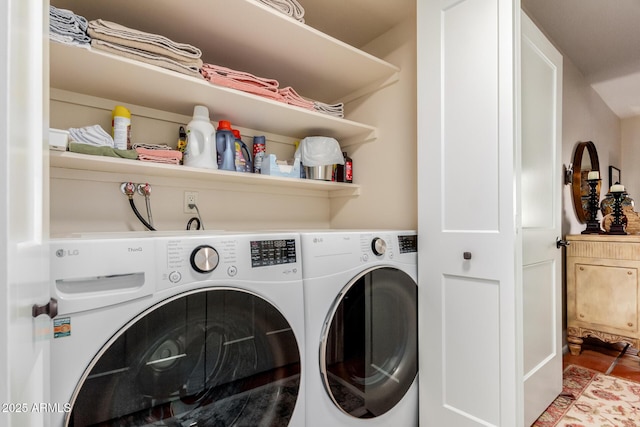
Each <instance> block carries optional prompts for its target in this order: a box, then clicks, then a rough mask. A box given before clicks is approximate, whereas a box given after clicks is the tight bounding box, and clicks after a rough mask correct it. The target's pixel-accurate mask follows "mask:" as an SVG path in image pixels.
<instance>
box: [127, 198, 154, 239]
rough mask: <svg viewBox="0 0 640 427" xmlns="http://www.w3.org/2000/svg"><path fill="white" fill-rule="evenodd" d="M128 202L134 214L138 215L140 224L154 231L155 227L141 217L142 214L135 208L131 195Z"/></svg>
mask: <svg viewBox="0 0 640 427" xmlns="http://www.w3.org/2000/svg"><path fill="white" fill-rule="evenodd" d="M129 204H130V205H131V209H133V213H134V214H136V216H137V217H138V219H139V220H140V222H141V223H142V224H144V226H145V227H147V228H148V229H149V230H151V231H156V229H155V228H153V226H152V225H151V224H149V223H148V222H147V221H146V220H145V219H144V218H143V217H142V215H140V212H138V208H136V204H135V203H133V197H130V198H129Z"/></svg>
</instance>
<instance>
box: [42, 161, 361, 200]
mask: <svg viewBox="0 0 640 427" xmlns="http://www.w3.org/2000/svg"><path fill="white" fill-rule="evenodd" d="M49 163H50V167H51V168H60V169H66V170H75V171H84V172H89V173H95V172H108V173H115V174H123V175H136V176H146V177H150V178H154V177H158V178H160V177H161V178H163V179H164V178H169V179H184V180H197V181H199V182H202V183H203V185H205V186H206V183H216V184H218V183H222V184H236V185H243V184H244V185H250V186H261V187H262V188H266V191H269V189H272V190H273V192H276V193H281V192H283V191H289V190H291V191H293V190H296V191H309V192H321V193H322V194H325V195H326V197H329V198H332V197H343V196H357V195H359V194H360V186H359V185H357V184H347V183H340V182H329V181H317V180H311V179H296V178H282V177H276V176H267V175H259V174H251V173H239V172H230V171H223V170H208V169H198V168H192V167H187V166H178V165H167V164H161V163H152V162H142V161H139V160H128V159H119V158H115V157H105V156H91V155H86V154H79V153H72V152H63V151H51V152H50V157H49Z"/></svg>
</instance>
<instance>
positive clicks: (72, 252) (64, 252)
mask: <svg viewBox="0 0 640 427" xmlns="http://www.w3.org/2000/svg"><path fill="white" fill-rule="evenodd" d="M76 255H80V251H79V250H78V249H69V250H64V249H58V250H57V251H56V256H57V257H58V258H63V257H65V256H76Z"/></svg>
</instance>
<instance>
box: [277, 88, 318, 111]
mask: <svg viewBox="0 0 640 427" xmlns="http://www.w3.org/2000/svg"><path fill="white" fill-rule="evenodd" d="M278 93H279V94H280V95H282V97H283V98H284V102H286V103H287V104H290V105H295V106H298V107H302V108H306V109H307V110H313V109H314V106H313V101H309V100H308V99H304V98H303V97H301V96H300V95H298V92H296V91H295V90H294V89H293V88H292V87H291V86H287V87H285V88H282V89H278Z"/></svg>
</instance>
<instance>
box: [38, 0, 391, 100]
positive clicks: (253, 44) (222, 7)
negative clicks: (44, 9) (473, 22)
mask: <svg viewBox="0 0 640 427" xmlns="http://www.w3.org/2000/svg"><path fill="white" fill-rule="evenodd" d="M51 4H52V5H54V6H56V7H59V8H64V9H69V10H72V11H73V12H74V13H76V14H78V15H81V16H84V17H85V18H87V19H88V20H93V19H98V18H100V19H106V20H108V21H113V22H117V23H119V24H122V25H125V26H127V27H130V28H135V29H138V30H141V31H146V32H150V33H154V34H162V35H164V36H166V37H168V38H170V39H171V40H174V41H176V42H182V43H189V44H192V45H194V46H196V47H198V48H200V49H201V50H202V52H203V60H204V61H205V62H208V63H212V64H217V65H223V66H226V67H230V68H233V69H237V70H242V71H247V72H250V73H252V74H255V75H257V76H261V77H268V78H273V79H276V80H278V81H279V82H280V86H281V87H285V86H291V87H293V88H294V89H295V90H296V91H297V92H298V93H299V94H300V95H302V96H304V97H307V98H311V99H315V100H318V101H322V102H329V103H332V102H340V101H342V100H343V99H344V98H347V97H349V96H350V95H353V94H354V93H358V92H362V91H363V89H367V88H369V89H371V88H373V87H376V86H381V85H384V84H385V83H386V82H388V81H390V80H393V79H394V78H396V77H397V73H398V71H399V69H398V67H396V66H395V65H393V64H390V63H388V62H386V61H383V60H381V59H379V58H376V57H374V56H373V55H370V54H368V53H366V52H364V51H362V50H359V49H356V48H354V47H352V46H350V45H348V44H346V43H343V42H341V41H340V40H337V39H335V38H333V37H331V36H328V35H326V34H324V33H322V32H320V31H318V30H316V29H314V28H312V27H310V26H308V25H305V24H303V23H300V22H298V21H296V20H295V19H293V18H290V17H288V16H286V15H284V14H282V13H280V12H278V11H276V10H274V9H272V8H270V7H268V6H265V5H263V4H261V3H259V2H257V1H255V0H207V1H206V2H203V1H202V0H181V1H175V0H137V1H130V0H91V1H78V0H52V1H51Z"/></svg>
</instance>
